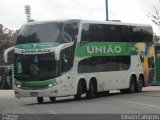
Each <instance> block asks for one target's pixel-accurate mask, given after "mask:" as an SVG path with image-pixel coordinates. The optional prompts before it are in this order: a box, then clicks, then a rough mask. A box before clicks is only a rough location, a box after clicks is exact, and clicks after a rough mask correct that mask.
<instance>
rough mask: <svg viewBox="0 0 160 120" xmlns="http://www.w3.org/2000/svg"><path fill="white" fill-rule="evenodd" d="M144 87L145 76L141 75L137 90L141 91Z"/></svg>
mask: <svg viewBox="0 0 160 120" xmlns="http://www.w3.org/2000/svg"><path fill="white" fill-rule="evenodd" d="M142 88H143V77H142V76H140V77H139V80H138V81H137V84H136V92H141V91H142Z"/></svg>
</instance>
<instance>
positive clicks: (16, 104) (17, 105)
mask: <svg viewBox="0 0 160 120" xmlns="http://www.w3.org/2000/svg"><path fill="white" fill-rule="evenodd" d="M13 104H14V105H16V106H19V107H21V108H22V109H23V110H25V111H27V112H28V113H29V114H31V113H32V112H31V111H30V110H29V109H27V108H25V107H23V106H20V105H18V103H13Z"/></svg>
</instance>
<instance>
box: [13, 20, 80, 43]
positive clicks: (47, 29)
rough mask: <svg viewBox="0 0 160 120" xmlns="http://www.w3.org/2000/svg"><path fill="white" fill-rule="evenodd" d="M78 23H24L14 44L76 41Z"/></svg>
mask: <svg viewBox="0 0 160 120" xmlns="http://www.w3.org/2000/svg"><path fill="white" fill-rule="evenodd" d="M77 34H78V25H77V23H76V22H73V23H59V22H48V23H39V24H38V23H37V24H27V25H24V26H23V27H22V28H21V30H20V32H19V35H18V37H17V42H16V44H26V43H44V42H57V43H60V44H62V43H68V42H73V41H76V39H77V38H76V37H77Z"/></svg>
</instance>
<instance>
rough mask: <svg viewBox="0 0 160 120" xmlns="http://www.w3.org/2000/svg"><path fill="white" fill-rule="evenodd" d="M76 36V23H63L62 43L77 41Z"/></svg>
mask: <svg viewBox="0 0 160 120" xmlns="http://www.w3.org/2000/svg"><path fill="white" fill-rule="evenodd" d="M77 36H78V26H77V23H67V24H65V25H64V29H63V34H62V38H63V42H64V43H68V42H74V41H77Z"/></svg>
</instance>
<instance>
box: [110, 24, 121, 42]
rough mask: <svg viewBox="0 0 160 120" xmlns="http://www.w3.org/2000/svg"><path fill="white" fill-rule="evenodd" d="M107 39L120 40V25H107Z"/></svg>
mask: <svg viewBox="0 0 160 120" xmlns="http://www.w3.org/2000/svg"><path fill="white" fill-rule="evenodd" d="M108 31H109V36H108V37H109V41H113V42H115V41H120V27H119V26H118V25H108Z"/></svg>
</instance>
